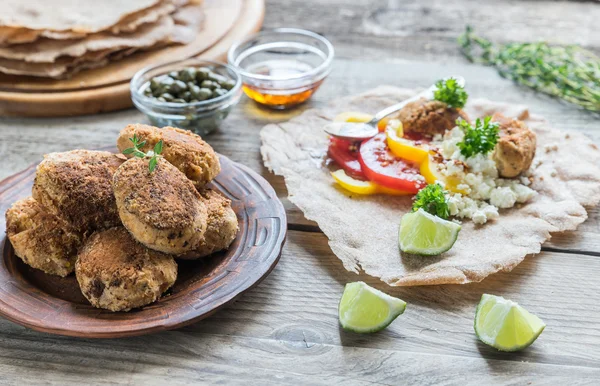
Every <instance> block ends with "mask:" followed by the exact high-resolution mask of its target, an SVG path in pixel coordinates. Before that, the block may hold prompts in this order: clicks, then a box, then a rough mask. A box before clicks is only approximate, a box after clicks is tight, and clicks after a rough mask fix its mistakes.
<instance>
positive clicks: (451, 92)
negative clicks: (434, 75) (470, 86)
mask: <svg viewBox="0 0 600 386" xmlns="http://www.w3.org/2000/svg"><path fill="white" fill-rule="evenodd" d="M435 87H437V90H435V91H434V92H433V99H435V100H437V101H440V102H444V103H445V104H447V105H448V106H449V107H454V108H463V107H465V104H466V103H467V98H468V97H469V94H467V92H466V91H465V89H464V88H463V87H462V86H461V85H459V84H458V82H457V81H456V79H454V78H448V79H446V80H443V79H442V80H438V81H437V82H435Z"/></svg>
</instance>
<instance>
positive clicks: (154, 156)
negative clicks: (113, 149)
mask: <svg viewBox="0 0 600 386" xmlns="http://www.w3.org/2000/svg"><path fill="white" fill-rule="evenodd" d="M129 140H130V141H131V143H133V147H130V148H127V149H125V150H123V154H125V155H129V154H133V156H134V157H137V158H148V157H149V158H150V161H149V162H148V170H149V171H150V173H152V172H153V171H154V169H156V165H158V158H159V157H161V155H160V153H162V148H163V141H162V139H161V140H160V141H158V142H157V143H156V145H154V150H150V151H148V152H147V153H144V152H143V151H142V150H141V148H142V147H144V145H145V144H146V141H142V140H141V138H140V137H138V136H137V134H134V135H133V138H129Z"/></svg>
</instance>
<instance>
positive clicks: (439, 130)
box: [397, 98, 469, 137]
mask: <svg viewBox="0 0 600 386" xmlns="http://www.w3.org/2000/svg"><path fill="white" fill-rule="evenodd" d="M397 118H398V119H399V120H400V121H401V122H402V127H403V129H404V132H408V133H418V134H423V135H426V136H428V137H433V136H434V135H436V134H442V135H443V134H444V133H445V132H446V130H451V129H452V128H454V127H455V126H456V120H457V119H458V118H463V119H464V120H466V121H468V120H469V117H468V116H467V114H466V113H465V112H464V111H463V110H461V109H455V108H451V107H448V105H447V104H445V103H444V102H440V101H436V100H429V99H426V98H421V99H418V100H416V101H414V102H411V103H409V104H407V105H406V106H404V108H403V109H402V110H400V111H399V112H398V115H397Z"/></svg>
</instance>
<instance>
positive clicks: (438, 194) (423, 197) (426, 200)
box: [412, 184, 450, 220]
mask: <svg viewBox="0 0 600 386" xmlns="http://www.w3.org/2000/svg"><path fill="white" fill-rule="evenodd" d="M446 194H447V192H446V191H445V190H444V188H442V186H441V185H440V184H431V185H427V186H426V187H424V188H423V189H421V190H420V191H419V193H417V195H416V196H415V202H414V203H413V207H412V211H413V212H416V211H417V210H418V209H419V208H423V210H424V211H426V212H428V213H431V214H433V215H435V216H438V217H440V218H443V219H444V220H447V219H448V216H450V210H449V209H448V202H447V201H446Z"/></svg>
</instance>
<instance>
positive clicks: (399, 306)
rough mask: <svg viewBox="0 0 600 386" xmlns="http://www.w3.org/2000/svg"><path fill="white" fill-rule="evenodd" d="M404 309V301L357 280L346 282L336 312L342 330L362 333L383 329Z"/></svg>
mask: <svg viewBox="0 0 600 386" xmlns="http://www.w3.org/2000/svg"><path fill="white" fill-rule="evenodd" d="M405 309H406V302H405V301H403V300H400V299H398V298H395V297H393V296H390V295H388V294H385V293H383V292H381V291H379V290H376V289H375V288H373V287H370V286H368V285H367V284H365V283H363V282H362V281H357V282H354V283H348V284H346V288H344V293H343V294H342V299H341V300H340V305H339V308H338V312H339V317H340V324H341V325H342V328H343V329H344V330H348V331H352V332H358V333H360V334H364V333H370V332H377V331H381V330H383V329H384V328H386V327H387V326H388V325H389V324H390V323H392V322H393V321H394V319H396V318H397V317H398V315H400V314H402V313H403V312H404V310H405Z"/></svg>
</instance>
